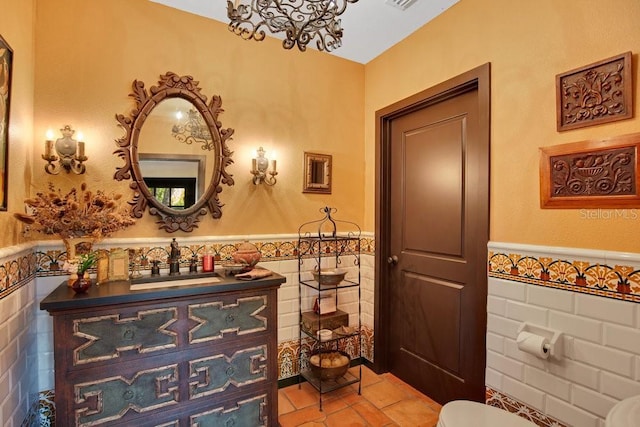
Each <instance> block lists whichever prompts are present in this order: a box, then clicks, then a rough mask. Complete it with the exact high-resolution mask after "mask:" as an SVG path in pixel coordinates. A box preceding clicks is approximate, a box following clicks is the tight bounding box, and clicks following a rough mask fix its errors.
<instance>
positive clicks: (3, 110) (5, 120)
mask: <svg viewBox="0 0 640 427" xmlns="http://www.w3.org/2000/svg"><path fill="white" fill-rule="evenodd" d="M12 67H13V50H12V49H11V46H9V44H8V43H7V42H6V41H5V39H4V38H3V37H2V35H0V211H6V210H7V189H8V186H7V181H8V177H9V173H8V167H9V110H10V106H11V77H12V74H13V69H12Z"/></svg>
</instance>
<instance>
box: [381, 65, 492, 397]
mask: <svg viewBox="0 0 640 427" xmlns="http://www.w3.org/2000/svg"><path fill="white" fill-rule="evenodd" d="M484 71H486V72H487V76H485V77H487V80H486V81H485V82H484V83H486V84H488V66H487V68H486V70H484ZM457 82H458V80H455V82H454V83H452V84H459V83H457ZM471 82H472V83H471V84H469V83H468V82H463V84H462V85H459V86H457V88H458V89H455V87H454V89H455V90H453V89H452V88H451V87H443V88H442V91H441V92H438V91H431V92H430V94H431V95H430V96H428V97H427V98H425V99H427V101H428V102H427V101H425V102H423V103H422V105H418V104H420V101H418V102H416V100H415V97H414V98H412V99H411V100H408V101H406V103H405V105H406V106H408V107H403V106H402V105H400V106H399V107H398V109H396V110H393V109H392V108H389V109H388V110H387V111H388V113H387V114H386V116H385V119H384V120H383V121H382V124H380V122H379V124H378V126H381V127H383V128H382V129H378V136H379V137H380V139H381V145H382V149H380V150H379V152H378V155H379V156H381V157H382V158H381V159H378V164H379V165H381V168H382V169H383V171H382V172H381V174H382V181H383V182H381V183H379V186H378V191H379V194H377V198H378V203H379V205H378V209H379V210H378V212H379V214H380V215H382V217H381V218H380V219H379V221H377V231H378V230H380V231H381V234H382V236H381V240H382V241H381V247H382V253H383V254H382V255H383V256H384V257H385V258H387V257H388V262H389V264H388V265H386V263H385V266H384V267H381V268H380V269H379V270H378V271H382V272H384V274H381V277H382V284H381V285H380V300H379V301H380V303H379V306H378V307H380V309H381V314H380V322H379V323H382V325H381V326H382V327H378V326H376V334H377V333H378V331H379V330H381V331H382V333H383V336H382V337H381V339H380V340H378V339H377V336H376V355H377V354H379V353H378V349H377V346H378V344H379V343H381V345H384V346H385V349H384V350H383V351H381V352H380V353H381V354H382V356H383V361H384V364H385V366H386V368H388V370H389V371H390V372H391V373H393V374H395V375H396V376H398V377H399V378H401V379H402V380H404V381H406V382H408V383H409V384H411V385H413V386H414V387H416V388H417V389H418V390H420V391H422V392H423V393H425V394H427V395H428V396H430V397H431V398H433V399H435V400H436V401H438V402H440V403H446V402H448V401H451V400H455V399H471V400H477V401H483V400H484V389H485V386H484V372H485V360H486V355H485V352H486V348H485V333H486V294H487V289H486V287H487V279H486V257H487V252H486V250H487V249H486V245H487V242H488V236H489V233H488V231H489V222H488V221H489V217H488V210H489V185H488V181H489V138H488V117H489V115H488V90H487V89H486V88H484V87H483V88H482V89H479V83H478V81H477V80H475V81H473V80H472V81H471ZM446 83H447V82H445V84H443V85H442V86H446ZM481 91H482V94H480V92H481ZM485 101H486V102H485ZM399 104H403V103H402V102H401V103H399ZM379 115H380V116H383V115H384V113H380V112H379ZM385 201H388V207H385ZM394 256H395V257H397V260H396V258H394ZM377 262H380V258H377ZM384 304H387V306H384ZM376 357H377V356H376Z"/></svg>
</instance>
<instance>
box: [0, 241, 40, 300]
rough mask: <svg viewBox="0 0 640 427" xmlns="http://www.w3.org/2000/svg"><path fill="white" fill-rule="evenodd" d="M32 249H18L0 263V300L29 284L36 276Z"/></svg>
mask: <svg viewBox="0 0 640 427" xmlns="http://www.w3.org/2000/svg"><path fill="white" fill-rule="evenodd" d="M36 271H37V266H36V256H35V254H34V253H33V249H32V248H31V247H28V248H27V249H26V250H25V248H20V249H18V250H17V251H15V253H14V254H13V255H12V256H8V257H6V258H5V259H4V260H2V261H1V262H0V299H2V298H5V297H6V296H7V295H10V294H11V293H13V292H14V291H16V290H18V289H20V288H21V287H22V286H24V285H26V284H27V283H29V282H30V281H31V280H33V278H34V277H35V275H36Z"/></svg>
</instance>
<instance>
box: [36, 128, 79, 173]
mask: <svg viewBox="0 0 640 427" xmlns="http://www.w3.org/2000/svg"><path fill="white" fill-rule="evenodd" d="M60 132H61V133H62V138H58V139H57V140H56V142H55V144H54V142H53V131H51V130H48V131H47V141H46V142H45V144H44V154H43V155H42V158H43V159H44V160H46V161H47V164H46V165H45V166H44V170H45V171H46V172H47V173H48V174H51V175H58V174H59V173H60V171H61V170H62V169H64V170H66V171H67V173H69V172H71V171H73V173H75V174H78V175H80V174H83V173H84V171H85V165H84V162H85V161H87V159H88V157H87V156H85V155H84V142H83V141H82V134H81V133H78V139H79V140H80V141H76V140H75V139H73V138H72V136H73V134H74V133H75V130H73V129H71V126H69V125H66V126H65V127H63V128H62V129H60ZM54 150H55V152H54ZM58 159H59V161H58V163H54V162H55V161H56V160H58Z"/></svg>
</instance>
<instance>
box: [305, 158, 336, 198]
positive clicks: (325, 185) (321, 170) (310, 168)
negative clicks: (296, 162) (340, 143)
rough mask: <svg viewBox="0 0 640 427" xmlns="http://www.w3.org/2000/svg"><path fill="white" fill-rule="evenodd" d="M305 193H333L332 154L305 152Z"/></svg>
mask: <svg viewBox="0 0 640 427" xmlns="http://www.w3.org/2000/svg"><path fill="white" fill-rule="evenodd" d="M302 192H303V193H323V194H331V155H330V154H318V153H304V183H303V187H302Z"/></svg>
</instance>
